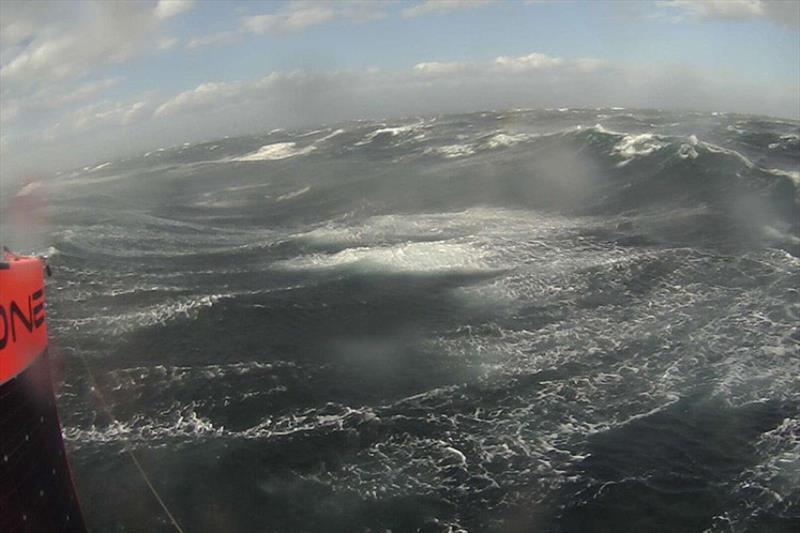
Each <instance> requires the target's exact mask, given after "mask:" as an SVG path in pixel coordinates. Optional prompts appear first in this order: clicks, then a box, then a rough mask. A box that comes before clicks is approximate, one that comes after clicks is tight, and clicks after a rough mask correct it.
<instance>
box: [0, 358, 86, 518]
mask: <svg viewBox="0 0 800 533" xmlns="http://www.w3.org/2000/svg"><path fill="white" fill-rule="evenodd" d="M48 364H49V363H48V357H47V353H46V352H45V353H44V354H42V355H41V356H39V357H37V358H36V359H35V360H34V361H33V363H32V364H31V365H30V366H29V367H28V368H27V369H25V370H24V371H23V372H21V373H20V374H18V375H17V376H16V377H15V378H13V379H11V380H9V381H6V382H5V383H3V384H2V385H0V532H2V533H15V532H35V533H47V532H51V531H52V532H62V533H83V532H85V531H86V528H85V526H84V522H83V517H82V515H81V512H80V508H79V506H78V500H77V497H76V495H75V489H74V486H73V483H72V476H71V473H70V470H69V466H68V465H67V460H66V456H65V453H64V443H63V440H62V438H61V424H60V422H59V419H58V414H57V412H56V405H55V397H54V394H53V387H52V382H51V380H50V369H49V366H48Z"/></svg>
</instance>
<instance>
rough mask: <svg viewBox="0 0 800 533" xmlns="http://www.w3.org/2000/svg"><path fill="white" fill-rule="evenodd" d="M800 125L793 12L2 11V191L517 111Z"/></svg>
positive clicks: (17, 6) (759, 4)
mask: <svg viewBox="0 0 800 533" xmlns="http://www.w3.org/2000/svg"><path fill="white" fill-rule="evenodd" d="M578 106H580V107H601V106H622V107H648V108H668V109H694V110H705V111H723V112H742V113H756V114H765V115H771V116H777V117H787V118H792V119H798V118H800V2H798V1H796V0H774V1H768V0H652V1H651V0H640V1H603V0H597V1H583V2H571V1H554V0H529V1H523V0H519V1H514V2H510V1H509V2H501V1H485V0H413V1H412V0H409V1H393V0H388V1H380V0H378V1H364V0H353V1H350V0H342V1H339V2H323V1H305V0H290V1H284V2H280V1H268V2H257V1H252V0H251V1H244V2H234V1H225V2H221V1H220V2H217V1H210V0H204V1H193V0H152V1H145V0H142V1H120V2H117V1H112V0H107V1H66V0H56V1H24V2H17V1H14V0H2V1H0V180H2V181H4V182H6V183H10V182H14V181H19V180H24V179H31V177H34V176H35V177H40V176H44V175H47V174H49V173H53V172H55V171H58V170H65V169H68V168H73V167H76V166H80V165H87V164H91V163H93V162H98V161H103V160H106V159H108V158H112V157H117V156H126V155H132V154H134V153H137V152H140V151H145V150H152V149H154V148H158V147H163V146H173V145H177V144H182V143H184V142H196V141H201V140H211V139H214V138H219V137H223V136H225V135H237V134H246V133H252V132H259V131H268V130H271V129H274V128H278V127H284V128H294V127H306V126H314V125H319V124H324V123H331V122H336V121H343V120H351V119H361V118H383V117H387V118H392V117H402V116H410V115H418V114H433V113H446V112H462V111H476V110H485V109H504V108H515V107H578Z"/></svg>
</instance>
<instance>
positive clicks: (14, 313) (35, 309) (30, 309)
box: [0, 289, 44, 350]
mask: <svg viewBox="0 0 800 533" xmlns="http://www.w3.org/2000/svg"><path fill="white" fill-rule="evenodd" d="M43 295H44V291H43V290H42V289H39V290H38V291H36V292H34V293H33V294H31V295H30V296H28V298H27V302H26V303H27V306H25V305H24V304H23V306H22V307H20V305H19V304H18V303H17V302H16V301H15V300H10V301H9V302H8V308H6V307H5V306H3V305H0V330H2V333H0V350H2V349H4V348H5V347H6V345H7V344H8V341H9V333H10V334H11V342H14V343H15V342H17V331H18V328H20V326H21V327H22V328H24V329H26V330H28V332H29V333H32V332H33V330H34V329H39V328H40V327H41V326H42V324H43V323H44V301H43V299H42V296H43ZM26 307H27V309H25V308H26ZM25 311H27V313H26V312H25ZM19 331H20V332H21V330H19Z"/></svg>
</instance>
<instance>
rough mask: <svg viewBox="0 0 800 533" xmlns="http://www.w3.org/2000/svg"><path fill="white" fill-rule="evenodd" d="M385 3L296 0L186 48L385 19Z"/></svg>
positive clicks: (355, 0)
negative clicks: (247, 37)
mask: <svg viewBox="0 0 800 533" xmlns="http://www.w3.org/2000/svg"><path fill="white" fill-rule="evenodd" d="M386 6H387V4H386V3H385V2H377V1H370V0H340V1H338V2H316V1H311V0H294V1H291V2H288V3H286V4H284V5H283V6H282V7H281V8H280V9H278V10H277V11H275V12H274V13H264V14H258V15H248V16H245V17H242V18H241V19H240V21H239V27H238V28H234V29H230V30H226V31H221V32H218V33H212V34H209V35H203V36H199V37H194V38H192V39H190V40H189V42H188V43H187V45H186V47H187V48H189V49H197V48H202V47H205V46H212V45H228V44H232V43H235V42H237V41H239V40H240V39H242V38H244V37H245V36H246V35H248V34H252V35H266V34H276V33H290V32H298V31H302V30H305V29H307V28H311V27H314V26H320V25H322V24H326V23H329V22H333V21H336V20H345V21H350V22H356V23H363V22H368V21H372V20H378V19H381V18H385V17H386V16H387V13H386V11H385V7H386Z"/></svg>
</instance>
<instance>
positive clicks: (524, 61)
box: [494, 52, 564, 72]
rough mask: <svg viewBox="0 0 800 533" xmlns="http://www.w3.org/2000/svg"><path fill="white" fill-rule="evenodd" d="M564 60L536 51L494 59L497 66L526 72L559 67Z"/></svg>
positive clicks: (512, 70)
mask: <svg viewBox="0 0 800 533" xmlns="http://www.w3.org/2000/svg"><path fill="white" fill-rule="evenodd" d="M563 62H564V60H563V59H561V58H560V57H550V56H548V55H547V54H540V53H537V52H534V53H532V54H528V55H526V56H522V57H506V56H500V57H498V58H497V59H495V60H494V63H495V65H496V66H498V67H499V68H501V69H505V70H508V71H511V72H525V71H528V70H536V69H542V68H551V67H557V66H559V65H561V64H562V63H563Z"/></svg>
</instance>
